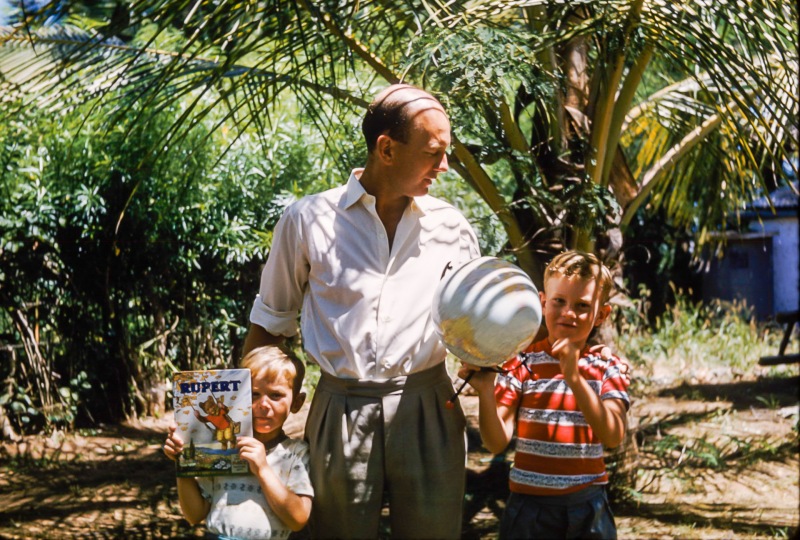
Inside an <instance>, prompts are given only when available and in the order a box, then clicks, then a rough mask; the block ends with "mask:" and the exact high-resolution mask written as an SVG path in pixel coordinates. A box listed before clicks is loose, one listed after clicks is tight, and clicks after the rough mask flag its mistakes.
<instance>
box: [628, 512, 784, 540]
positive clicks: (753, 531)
mask: <svg viewBox="0 0 800 540" xmlns="http://www.w3.org/2000/svg"><path fill="white" fill-rule="evenodd" d="M752 510H753V509H752V508H751V507H748V506H741V507H738V506H732V505H729V504H721V503H720V504H703V505H700V506H698V505H692V504H672V503H657V504H648V503H639V504H636V503H621V504H619V505H617V506H616V508H614V514H615V515H616V516H617V517H635V518H639V519H641V518H644V519H651V520H653V521H657V522H659V523H664V524H669V525H684V526H686V527H691V528H695V527H698V528H704V527H708V528H713V529H721V530H728V531H730V532H731V535H732V536H733V535H740V534H742V535H753V536H759V537H773V536H774V535H775V534H776V531H780V530H786V531H787V533H788V534H787V537H788V538H792V539H797V538H798V528H797V527H796V526H795V527H787V526H786V524H785V523H771V522H769V521H763V520H758V521H754V520H752V519H751V517H750V516H752ZM732 516H733V517H732ZM736 516H741V517H736Z"/></svg>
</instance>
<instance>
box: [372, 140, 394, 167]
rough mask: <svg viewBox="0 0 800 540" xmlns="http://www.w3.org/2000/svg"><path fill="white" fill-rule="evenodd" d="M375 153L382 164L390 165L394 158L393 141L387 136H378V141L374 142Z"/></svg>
mask: <svg viewBox="0 0 800 540" xmlns="http://www.w3.org/2000/svg"><path fill="white" fill-rule="evenodd" d="M375 153H376V154H377V156H378V159H380V160H381V161H382V162H384V163H391V161H392V158H393V156H394V140H392V138H391V137H389V136H388V135H385V134H384V135H378V140H377V141H375Z"/></svg>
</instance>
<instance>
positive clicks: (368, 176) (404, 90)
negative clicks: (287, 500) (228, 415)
mask: <svg viewBox="0 0 800 540" xmlns="http://www.w3.org/2000/svg"><path fill="white" fill-rule="evenodd" d="M362 131H363V133H364V137H365V140H366V143H367V148H368V151H369V154H368V157H367V163H366V165H365V167H364V168H363V169H356V170H354V171H353V172H352V174H351V175H350V179H349V180H348V182H347V184H346V185H344V186H341V187H338V188H335V189H332V190H329V191H326V192H324V193H320V194H316V195H311V196H307V197H304V198H302V199H301V200H299V201H297V202H296V203H294V204H293V205H291V206H290V207H289V208H287V210H286V212H285V213H284V215H283V217H282V218H281V220H280V221H279V223H278V225H277V226H276V228H275V231H274V236H273V244H272V248H271V250H270V254H269V258H268V260H267V263H266V266H265V267H264V271H263V273H262V277H261V287H260V291H259V294H258V296H257V297H256V300H255V302H254V304H253V309H252V311H251V313H250V322H251V325H250V331H249V332H248V336H247V339H246V341H245V347H244V348H245V353H246V352H247V351H248V350H250V349H252V348H254V347H256V346H260V345H266V344H270V343H273V344H274V343H276V342H279V341H282V340H283V339H284V338H285V337H288V336H293V335H295V334H296V333H297V330H298V329H297V324H296V321H297V314H298V312H300V313H301V320H300V326H301V332H302V337H303V344H304V347H305V349H306V352H307V353H308V355H309V357H310V358H312V359H313V360H314V361H315V362H317V363H318V364H319V366H320V368H321V372H322V375H321V378H320V382H319V384H318V386H317V389H316V391H315V395H314V400H313V403H312V406H311V410H310V412H309V416H308V420H307V423H306V431H305V433H306V438H307V439H308V441H309V445H310V450H311V480H312V484H313V485H314V489H315V493H316V497H315V500H314V509H313V511H312V534H313V535H314V536H315V537H318V538H322V537H330V538H377V537H378V534H379V533H378V526H379V525H378V524H379V518H380V515H381V508H382V504H383V497H384V493H386V495H387V496H388V503H389V508H390V523H391V531H392V536H393V537H396V538H458V537H460V534H461V508H462V501H463V496H464V472H465V471H464V467H465V459H466V448H465V438H464V427H465V419H464V414H463V412H462V411H461V409H460V407H458V405H457V404H456V407H455V408H453V409H448V408H446V406H445V405H446V403H447V401H448V399H449V398H450V396H451V395H452V394H453V386H452V384H451V382H450V378H449V376H448V375H447V372H446V370H445V366H444V358H445V349H444V346H443V345H442V343H441V342H440V340H439V339H438V336H437V334H436V332H435V330H434V327H433V324H432V322H431V314H430V312H431V302H432V300H433V295H434V291H435V289H436V286H437V285H438V282H439V280H440V278H441V276H442V273H443V270H444V268H445V267H446V266H447V265H448V264H452V265H453V266H455V265H457V264H459V263H461V262H465V261H467V260H470V259H473V258H475V257H478V256H479V255H480V254H479V249H478V242H477V238H476V236H475V232H474V231H473V229H472V227H471V226H470V225H469V223H468V222H467V221H466V219H465V218H464V217H463V216H462V215H461V214H460V213H459V212H458V211H457V210H456V209H455V208H454V207H453V206H451V205H449V204H447V203H445V202H443V201H440V200H437V199H435V198H433V197H431V196H429V195H428V188H429V187H430V186H431V184H432V183H433V181H434V180H435V179H436V177H437V175H438V174H439V173H442V172H445V171H446V170H447V156H446V154H445V151H446V149H447V147H448V146H449V144H450V122H449V120H448V118H447V115H446V113H445V111H444V108H443V107H442V105H441V104H440V103H439V101H438V100H436V98H434V97H433V96H431V95H430V94H428V93H427V92H425V91H423V90H421V89H418V88H415V87H413V86H409V85H392V86H390V87H388V88H386V89H385V90H383V91H382V92H380V93H379V94H378V95H377V96H376V97H375V100H374V101H373V102H372V104H371V105H370V106H369V109H368V111H367V113H366V115H365V117H364V121H363V124H362Z"/></svg>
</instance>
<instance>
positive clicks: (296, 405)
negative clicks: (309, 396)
mask: <svg viewBox="0 0 800 540" xmlns="http://www.w3.org/2000/svg"><path fill="white" fill-rule="evenodd" d="M305 402H306V393H305V392H299V393H298V394H297V395H296V396H294V399H293V400H292V406H291V407H289V410H290V411H292V412H293V413H296V412H297V411H299V410H300V409H301V408H302V406H303V403H305Z"/></svg>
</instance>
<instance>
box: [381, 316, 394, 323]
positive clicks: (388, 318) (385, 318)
mask: <svg viewBox="0 0 800 540" xmlns="http://www.w3.org/2000/svg"><path fill="white" fill-rule="evenodd" d="M381 322H387V323H388V322H392V318H391V317H390V316H389V315H384V316H383V317H381Z"/></svg>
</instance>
